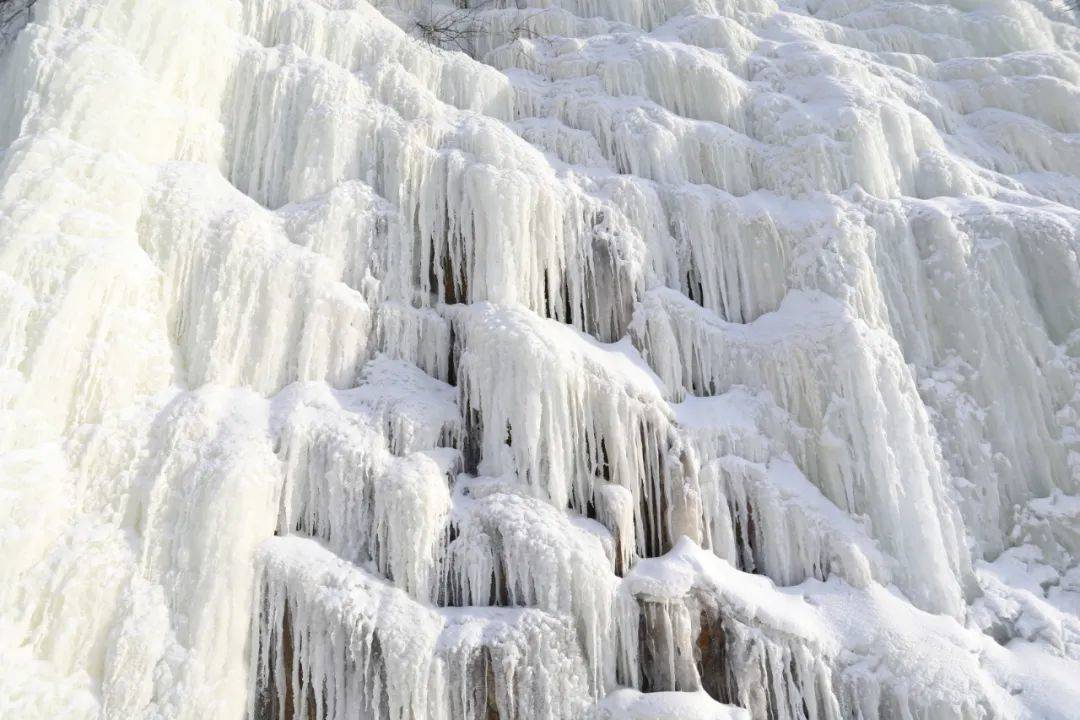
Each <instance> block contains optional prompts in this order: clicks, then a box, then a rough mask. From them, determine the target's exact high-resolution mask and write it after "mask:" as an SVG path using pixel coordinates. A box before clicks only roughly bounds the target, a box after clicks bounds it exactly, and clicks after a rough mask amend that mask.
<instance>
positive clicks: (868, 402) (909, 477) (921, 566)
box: [635, 291, 970, 614]
mask: <svg viewBox="0 0 1080 720" xmlns="http://www.w3.org/2000/svg"><path fill="white" fill-rule="evenodd" d="M640 312H641V314H640V315H639V317H638V319H637V323H636V325H635V331H636V334H637V338H638V343H639V345H640V346H641V347H642V349H643V355H644V356H645V357H646V358H647V359H648V360H649V362H650V363H651V364H652V365H653V367H654V368H656V369H657V371H658V372H659V373H660V375H661V377H663V378H664V379H665V381H666V382H667V384H668V385H670V386H673V387H678V386H682V387H685V388H688V389H691V390H693V391H696V392H699V393H704V394H710V393H715V392H719V391H722V390H724V389H726V388H727V387H728V386H730V385H731V384H733V383H745V384H748V385H751V386H754V387H764V388H768V389H769V391H770V392H771V393H772V394H773V397H774V398H775V399H776V401H777V403H778V404H779V405H781V407H783V408H785V409H786V410H788V411H789V412H790V413H791V415H792V417H793V418H794V419H795V420H796V421H797V422H798V423H799V424H801V425H802V426H804V427H806V428H807V429H808V430H810V431H811V433H813V437H814V440H813V443H812V450H813V456H812V457H811V458H809V459H808V461H807V462H808V466H807V467H806V468H804V469H805V472H806V473H807V476H808V477H809V478H810V479H811V480H812V481H813V482H814V483H815V484H816V485H817V486H818V487H819V488H820V489H821V491H822V492H823V493H824V494H825V496H826V497H828V498H829V499H830V500H831V501H832V502H833V503H835V504H836V505H837V506H838V507H840V508H841V509H843V510H844V511H846V512H848V513H850V514H864V515H866V516H867V517H869V518H870V523H871V527H872V533H873V536H874V538H875V539H876V540H877V541H878V542H879V543H881V545H882V547H883V548H884V549H886V551H887V552H888V553H890V554H891V555H893V557H895V558H896V559H897V561H898V568H899V572H900V573H901V574H900V575H898V576H897V577H896V580H897V582H898V584H900V585H901V586H902V587H903V588H904V589H905V591H906V592H907V593H909V594H910V595H911V597H912V599H913V600H914V601H915V602H916V603H918V604H919V605H920V606H922V607H926V608H928V609H933V610H936V611H941V612H948V613H951V614H959V613H960V611H961V607H962V597H961V588H962V587H963V585H964V583H966V582H968V581H969V579H970V564H969V560H968V556H967V553H966V550H965V547H964V545H963V543H962V538H961V537H960V528H959V522H960V520H959V517H958V514H957V511H956V509H955V507H954V505H953V503H952V500H951V498H950V497H949V495H948V493H947V487H946V485H945V481H946V478H947V476H946V474H945V473H944V472H943V469H942V467H941V459H940V455H939V450H938V448H937V446H936V444H935V441H934V436H933V434H932V428H931V426H930V422H929V418H928V417H927V415H926V411H925V408H924V407H923V406H922V404H921V402H920V401H919V397H918V394H917V392H916V389H915V386H914V383H913V381H912V378H911V376H910V372H909V370H908V368H907V366H906V365H904V363H903V361H902V359H901V358H900V357H899V352H898V350H897V348H896V347H895V342H894V341H891V340H890V339H888V338H886V337H885V336H884V335H883V334H881V333H879V332H875V331H873V330H870V329H869V328H867V327H866V326H865V325H864V324H863V323H861V322H860V321H858V320H855V319H853V318H851V317H850V315H848V314H847V312H846V311H845V310H844V309H843V307H842V306H841V305H840V304H839V303H837V302H836V301H834V300H832V299H829V298H826V297H822V296H813V295H789V296H788V298H787V299H786V300H785V303H784V305H783V306H781V309H780V310H779V311H777V312H776V313H771V314H769V315H766V316H763V317H762V318H759V319H758V320H757V321H756V322H754V323H751V324H749V325H732V324H727V323H723V322H722V321H720V320H719V319H717V318H715V316H712V315H711V314H710V313H707V312H706V311H704V310H702V309H701V308H700V307H698V306H696V305H693V304H692V303H690V302H689V301H687V300H686V299H685V298H683V297H682V296H680V295H678V294H676V293H673V292H670V291H661V292H656V293H653V294H652V295H650V296H649V298H648V299H647V300H646V302H645V303H644V304H643V306H642V309H641V311H640ZM837 358H843V360H842V361H839V362H838V361H837ZM871 427H872V428H873V429H871ZM916 566H917V567H918V570H916V569H915V568H916Z"/></svg>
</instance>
